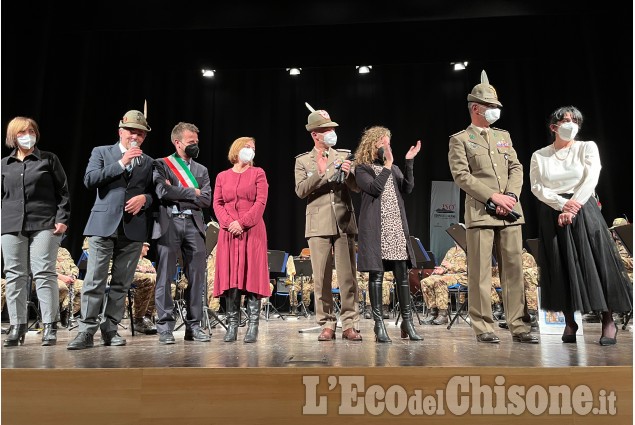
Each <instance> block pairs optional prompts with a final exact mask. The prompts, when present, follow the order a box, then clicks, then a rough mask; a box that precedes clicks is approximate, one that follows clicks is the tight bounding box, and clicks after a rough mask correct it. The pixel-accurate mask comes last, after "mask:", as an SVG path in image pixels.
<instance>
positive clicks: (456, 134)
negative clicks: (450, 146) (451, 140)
mask: <svg viewBox="0 0 635 425" xmlns="http://www.w3.org/2000/svg"><path fill="white" fill-rule="evenodd" d="M464 132H465V130H461V131H459V132H458V133H454V134H452V135H451V136H450V137H454V136H458V135H459V134H461V133H464Z"/></svg>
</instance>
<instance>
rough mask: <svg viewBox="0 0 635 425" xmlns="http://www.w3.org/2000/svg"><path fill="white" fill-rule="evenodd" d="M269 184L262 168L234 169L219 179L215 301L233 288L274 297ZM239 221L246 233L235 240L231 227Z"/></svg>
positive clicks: (218, 176) (216, 191) (216, 194)
mask: <svg viewBox="0 0 635 425" xmlns="http://www.w3.org/2000/svg"><path fill="white" fill-rule="evenodd" d="M268 193H269V183H267V176H266V175H265V172H264V170H263V169H262V168H259V167H249V168H247V169H246V170H245V171H244V172H242V173H237V172H235V171H234V170H233V169H231V168H230V169H229V170H225V171H223V172H221V173H219V174H218V175H217V176H216V182H215V184H214V202H213V207H214V214H215V215H216V219H217V220H218V223H219V224H220V232H219V234H218V245H217V246H216V272H215V274H214V297H219V296H222V295H223V293H224V292H225V291H226V290H228V289H230V288H238V289H239V290H241V291H247V292H252V293H255V294H258V295H260V296H261V297H268V296H270V295H271V289H270V286H269V266H268V262H267V229H266V228H265V222H264V220H263V219H262V215H263V213H264V212H265V207H266V205H267V196H268ZM234 220H238V222H239V223H240V225H241V226H242V228H243V230H244V232H243V233H242V234H241V235H240V236H233V235H232V234H231V233H229V232H228V231H227V227H228V226H229V224H230V223H231V222H232V221H234Z"/></svg>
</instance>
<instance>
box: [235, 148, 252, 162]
mask: <svg viewBox="0 0 635 425" xmlns="http://www.w3.org/2000/svg"><path fill="white" fill-rule="evenodd" d="M254 156H256V152H255V151H254V150H253V149H251V148H242V149H241V150H240V152H238V159H239V160H240V162H244V163H245V164H247V163H249V162H251V161H252V160H253V159H254Z"/></svg>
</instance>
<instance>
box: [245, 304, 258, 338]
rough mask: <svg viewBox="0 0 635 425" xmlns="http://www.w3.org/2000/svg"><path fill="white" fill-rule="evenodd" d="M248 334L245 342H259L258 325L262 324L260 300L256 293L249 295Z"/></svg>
mask: <svg viewBox="0 0 635 425" xmlns="http://www.w3.org/2000/svg"><path fill="white" fill-rule="evenodd" d="M246 298H247V320H248V325H247V333H246V334H245V339H244V340H243V341H244V342H256V341H257V340H258V324H259V323H260V299H259V298H258V295H256V294H254V293H251V292H250V293H248V294H247V297H246Z"/></svg>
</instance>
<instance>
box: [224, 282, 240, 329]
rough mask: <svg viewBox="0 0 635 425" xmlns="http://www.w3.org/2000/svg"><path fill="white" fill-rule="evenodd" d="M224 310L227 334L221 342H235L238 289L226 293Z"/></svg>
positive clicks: (238, 307) (238, 310)
mask: <svg viewBox="0 0 635 425" xmlns="http://www.w3.org/2000/svg"><path fill="white" fill-rule="evenodd" d="M225 308H226V310H227V333H226V334H225V338H223V341H225V342H231V341H236V338H238V315H239V314H240V292H238V288H231V289H228V290H227V291H226V295H225Z"/></svg>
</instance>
